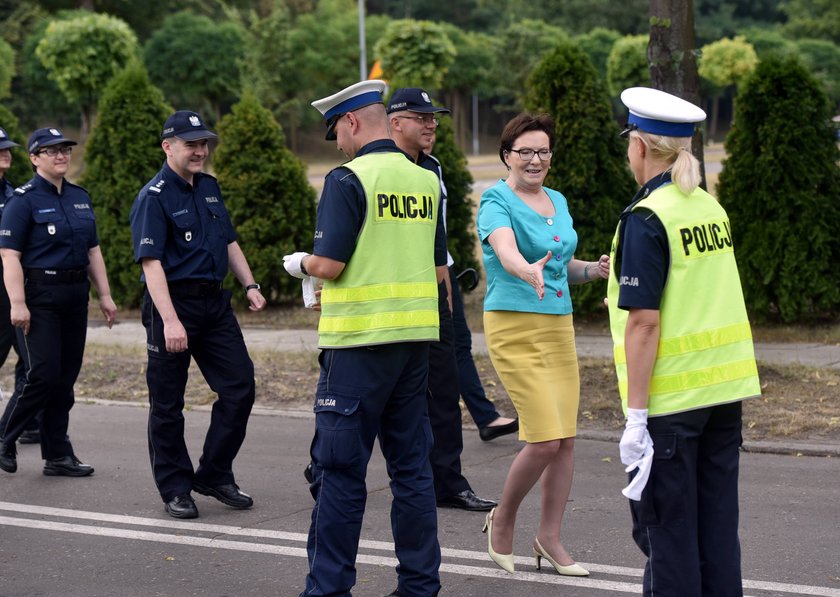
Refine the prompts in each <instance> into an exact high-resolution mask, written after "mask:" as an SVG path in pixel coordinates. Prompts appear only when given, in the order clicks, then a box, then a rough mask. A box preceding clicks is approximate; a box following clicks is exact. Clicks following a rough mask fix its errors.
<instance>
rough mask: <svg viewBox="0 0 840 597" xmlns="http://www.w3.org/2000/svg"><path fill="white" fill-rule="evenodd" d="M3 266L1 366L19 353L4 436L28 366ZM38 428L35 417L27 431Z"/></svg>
mask: <svg viewBox="0 0 840 597" xmlns="http://www.w3.org/2000/svg"><path fill="white" fill-rule="evenodd" d="M2 276H3V267H2V266H0V367H2V366H3V364H4V363H5V362H6V359H7V358H9V352H11V350H12V349H14V350H15V354H16V355H17V362H16V363H15V387H14V390H13V391H12V394H11V396H10V397H9V401H8V402H7V403H6V408H5V409H4V410H3V416H2V417H0V437H2V436H3V429H5V428H6V423H7V422H8V421H9V416H10V415H11V414H12V411H13V410H14V409H15V405H16V404H17V402H18V396H19V395H20V392H21V390H22V389H23V385H24V384H25V383H26V367H25V365H24V363H23V357H22V356H21V355H20V349H19V348H18V344H17V332H15V326H13V325H12V321H11V319H10V317H9V313H10V311H11V308H12V306H11V303H9V295H8V293H7V292H6V287H5V286H4V285H3V283H2V282H3V280H2ZM36 429H38V421H37V420H35V419H33V420H32V421H31V422H30V423H29V426H28V427H27V428H26V429H25V431H30V430H36Z"/></svg>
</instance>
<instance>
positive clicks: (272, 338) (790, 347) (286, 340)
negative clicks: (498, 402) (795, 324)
mask: <svg viewBox="0 0 840 597" xmlns="http://www.w3.org/2000/svg"><path fill="white" fill-rule="evenodd" d="M242 331H243V334H244V335H245V341H246V342H247V344H248V347H249V348H252V349H254V350H276V351H281V352H282V351H307V350H312V351H314V350H317V346H318V334H317V332H316V331H315V330H312V329H307V330H277V329H265V328H245V329H243V330H242ZM145 338H146V335H145V332H144V331H143V325H142V324H141V323H140V322H139V321H124V322H120V323H118V324H117V325H115V326H114V327H113V328H112V329H110V330H109V329H108V328H107V327H104V326H100V327H91V328H88V342H91V343H95V344H125V345H131V344H136V345H138V346H142V345H143V344H145V342H146V340H145ZM577 348H578V355H579V356H581V357H599V358H609V357H611V356H612V340H611V339H610V338H609V336H596V335H583V334H581V335H578V336H577ZM755 350H756V355H757V356H758V359H759V360H760V361H763V362H765V363H771V364H776V365H785V364H801V365H811V366H814V367H831V368H835V369H840V345H832V344H818V343H784V342H757V343H756V345H755ZM473 352H476V353H478V354H486V353H487V345H486V344H485V343H484V334H481V333H474V334H473Z"/></svg>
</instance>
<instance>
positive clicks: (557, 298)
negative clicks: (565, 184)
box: [478, 180, 577, 315]
mask: <svg viewBox="0 0 840 597" xmlns="http://www.w3.org/2000/svg"><path fill="white" fill-rule="evenodd" d="M543 190H544V191H545V192H546V194H547V195H548V197H549V199H551V202H552V204H554V215H553V216H550V217H546V216H543V215H541V214H538V213H537V212H535V211H534V210H533V209H531V208H530V207H529V206H528V205H527V204H526V203H525V202H524V201H522V200H521V199H520V198H519V197H518V196H517V195H516V193H514V192H513V190H512V189H511V188H510V187H509V186H508V185H507V183H505V181H503V180H500V181H499V182H498V183H496V185H494V186H493V187H491V188H489V189H487V190H486V191H484V193H482V195H481V203H480V204H479V207H478V236H479V238H480V240H481V250H482V254H483V259H484V269H485V271H486V272H487V295H486V296H485V297H484V310H485V311H523V312H527V313H548V314H552V315H568V314H569V313H571V312H572V297H571V296H569V278H568V270H567V269H566V266H567V265H568V263H569V261H570V260H571V258H572V255H574V252H575V249H576V248H577V232H575V229H574V227H573V225H572V216H571V215H570V214H569V206H568V204H567V203H566V198H565V197H564V196H563V195H562V194H561V193H558V192H557V191H555V190H552V189H548V188H545V187H543ZM499 228H510V229H512V230H513V235H514V237H515V238H516V245H517V247H518V249H519V252H520V253H521V254H522V256H523V257H524V258H525V259H526V260H527V261H528V263H534V262H535V261H538V260H540V259H542V258H543V257H545V254H546V252H547V251H551V259H549V260H548V261H547V262H546V264H545V268H544V269H543V281H544V283H545V297H544V298H543V299H542V300H540V299H539V297H537V293H536V291H535V290H534V287H533V286H531V285H530V284H528V283H527V282H525V281H523V280H520V279H519V278H517V277H515V276H512V275H510V274H509V273H507V272H506V271H505V268H504V267H503V266H502V262H501V261H500V260H499V257H498V256H497V255H496V252H495V251H494V250H493V247H491V246H490V243H489V242H488V240H487V237H488V236H490V234H491V233H492V232H493V231H494V230H497V229H499Z"/></svg>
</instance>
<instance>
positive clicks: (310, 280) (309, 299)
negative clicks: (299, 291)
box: [301, 276, 322, 309]
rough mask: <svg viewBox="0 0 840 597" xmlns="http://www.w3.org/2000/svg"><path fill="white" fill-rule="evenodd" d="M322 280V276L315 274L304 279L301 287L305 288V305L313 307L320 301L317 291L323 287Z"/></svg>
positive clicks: (309, 307) (308, 307)
mask: <svg viewBox="0 0 840 597" xmlns="http://www.w3.org/2000/svg"><path fill="white" fill-rule="evenodd" d="M321 285H322V282H321V279H320V278H316V277H315V276H306V277H305V278H304V279H303V282H302V284H301V287H302V288H303V306H304V307H306V308H307V309H311V308H312V307H314V306H315V305H316V304H317V303H318V298H317V297H316V296H315V291H316V290H319V289H320V288H321Z"/></svg>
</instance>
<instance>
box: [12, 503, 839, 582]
mask: <svg viewBox="0 0 840 597" xmlns="http://www.w3.org/2000/svg"><path fill="white" fill-rule="evenodd" d="M0 511H6V512H16V513H20V514H31V515H38V516H43V517H52V518H65V519H68V518H69V519H75V520H87V521H95V522H99V523H103V522H104V523H111V524H119V525H130V526H135V527H154V528H163V529H166V530H168V531H178V530H180V531H188V532H193V533H212V534H215V535H227V536H234V537H251V538H255V539H270V540H275V541H290V542H297V543H306V539H307V536H306V534H305V533H291V532H286V531H273V530H268V529H251V528H244V527H237V526H232V525H217V524H206V523H201V522H187V521H178V520H161V519H157V518H143V517H139V516H127V515H122V514H106V513H104V512H89V511H84V510H71V509H67V508H52V507H46V506H33V505H29V504H18V503H14V502H3V501H0ZM0 525H6V526H15V527H22V528H30V529H36V530H45V531H57V532H65V533H78V534H84V535H95V536H100V537H114V538H122V539H130V540H136V541H152V542H158V543H170V544H179V545H188V546H194V547H210V548H214V549H229V550H233V551H248V552H255V553H265V554H272V555H280V556H291V557H297V558H305V557H306V548H305V547H292V546H286V545H275V544H271V543H254V542H246V541H238V540H228V539H219V538H217V537H203V536H196V535H177V534H172V533H159V532H151V531H139V530H135V529H126V528H116V527H101V526H91V525H87V524H74V523H66V522H60V521H53V520H35V519H31V518H17V517H11V516H0ZM359 547H360V548H361V549H364V550H373V551H387V552H389V553H393V552H394V544H393V543H390V542H387V541H369V540H363V541H360V542H359ZM441 555H442V557H444V558H449V559H459V560H476V561H481V562H485V563H487V564H488V567H485V566H469V565H464V564H455V563H448V562H443V563H442V564H441V567H440V570H441V572H443V573H449V574H459V575H468V576H480V577H483V578H494V579H500V580H517V581H526V582H535V583H541V584H552V585H566V586H579V587H587V588H590V589H593V590H596V589H597V590H602V591H613V592H620V593H630V594H639V593H641V586H640V585H639V583H638V582H619V581H612V580H603V579H594V578H575V577H568V576H559V575H553V574H545V573H542V572H526V571H517V573H516V574H515V575H510V574H508V573H507V572H504V571H503V570H499V569H498V568H495V567H490V564H489V562H487V554H486V553H484V552H483V551H470V550H462V549H451V548H441ZM356 561H357V563H359V564H369V565H374V566H387V567H394V566H396V565H397V560H396V558H394V557H386V556H377V555H369V554H364V553H360V554H359V555H358V557H357V560H356ZM533 561H534V560H533V558H529V557H524V556H519V557H516V558H515V562H516V564H517V565H519V566H529V565H533ZM580 564H581V565H582V566H584V567H586V568H588V569H589V570H590V571H592V572H597V573H601V574H608V575H613V576H625V577H633V578H640V577H641V576H642V570H641V569H638V568H628V567H623V566H609V565H603V564H590V563H586V562H580ZM744 588H745V589H751V590H758V591H775V592H777V593H792V594H796V595H815V596H818V597H840V590H838V589H832V588H829V587H816V586H807V585H796V584H790V583H775V582H765V581H754V580H744Z"/></svg>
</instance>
